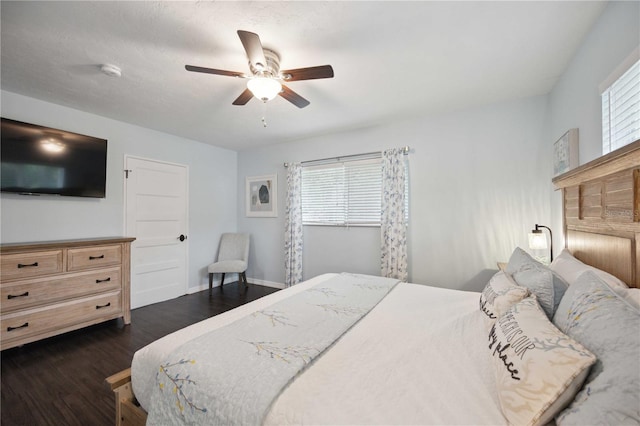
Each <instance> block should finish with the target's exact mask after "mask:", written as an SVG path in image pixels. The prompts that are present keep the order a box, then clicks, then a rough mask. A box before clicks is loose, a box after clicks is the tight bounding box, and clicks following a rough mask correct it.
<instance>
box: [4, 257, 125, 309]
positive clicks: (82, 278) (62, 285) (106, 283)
mask: <svg viewBox="0 0 640 426" xmlns="http://www.w3.org/2000/svg"><path fill="white" fill-rule="evenodd" d="M120 277H121V272H120V267H119V266H115V267H111V268H105V269H101V270H99V271H90V272H77V273H74V274H67V275H63V276H54V277H50V278H34V279H30V280H21V281H13V282H11V283H9V284H6V283H3V284H2V285H1V286H0V297H1V298H0V312H2V313H3V314H4V313H7V312H12V311H15V310H17V309H24V308H31V307H33V306H38V305H43V304H46V303H51V302H57V301H63V300H69V299H72V298H74V297H80V296H86V295H89V294H95V293H104V292H107V291H110V290H114V289H119V288H120V285H121V283H120Z"/></svg>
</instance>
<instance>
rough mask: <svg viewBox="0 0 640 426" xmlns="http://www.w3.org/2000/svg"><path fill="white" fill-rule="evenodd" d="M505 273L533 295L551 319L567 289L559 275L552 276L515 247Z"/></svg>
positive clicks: (543, 267)
mask: <svg viewBox="0 0 640 426" xmlns="http://www.w3.org/2000/svg"><path fill="white" fill-rule="evenodd" d="M506 272H507V273H508V274H511V276H512V277H513V279H514V280H515V282H516V283H517V284H518V285H521V286H523V287H527V288H528V289H529V291H530V292H531V293H532V294H535V295H536V298H537V299H538V303H540V306H541V307H542V309H544V312H545V313H546V314H547V318H549V319H551V318H553V314H554V313H555V311H556V309H557V308H558V305H559V304H560V300H561V299H562V295H564V292H565V291H566V290H567V287H568V284H567V283H566V282H565V281H564V280H563V279H562V278H561V277H560V276H559V275H556V274H554V273H553V271H551V269H549V268H547V267H546V266H544V265H543V264H542V263H540V262H538V261H537V260H535V259H534V258H533V257H531V256H530V255H529V253H527V252H525V251H524V250H522V249H521V248H520V247H516V249H515V250H514V251H513V253H512V254H511V257H510V258H509V263H508V264H507V269H506Z"/></svg>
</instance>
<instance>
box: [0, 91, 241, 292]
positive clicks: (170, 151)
mask: <svg viewBox="0 0 640 426" xmlns="http://www.w3.org/2000/svg"><path fill="white" fill-rule="evenodd" d="M1 95H2V98H1V106H2V110H1V114H2V116H3V117H5V118H11V119H14V120H19V121H25V122H29V123H34V124H39V125H43V126H48V127H54V128H59V129H63V130H68V131H72V132H76V133H82V134H87V135H91V136H97V137H100V138H105V139H107V140H108V142H107V151H108V152H107V155H108V157H107V192H106V198H105V199H84V198H76V197H53V196H42V197H31V196H20V195H13V194H2V196H1V198H0V201H1V203H2V204H1V206H0V215H1V216H0V217H1V227H0V231H1V232H0V241H2V242H3V243H9V242H27V241H45V240H60V239H72V238H92V237H105V236H120V235H123V233H124V173H123V170H124V156H125V154H130V155H135V156H139V157H144V158H151V159H156V160H161V161H169V162H173V163H180V164H185V165H188V166H189V174H190V176H189V211H190V213H189V230H188V235H189V239H188V242H189V287H190V288H191V289H196V288H197V287H199V286H200V285H202V284H204V283H205V282H207V278H206V267H207V266H208V265H209V263H211V262H212V261H213V260H214V259H215V255H216V252H217V249H218V247H217V246H218V241H219V239H220V234H222V233H223V232H228V231H235V229H236V228H237V211H236V206H237V200H236V194H237V189H236V187H237V153H236V152H234V151H230V150H226V149H222V148H217V147H213V146H210V145H206V144H203V143H200V142H195V141H192V140H188V139H184V138H180V137H177V136H173V135H169V134H166V133H161V132H157V131H153V130H150V129H146V128H142V127H139V126H134V125H131V124H127V123H123V122H119V121H115V120H111V119H108V118H104V117H100V116H97V115H93V114H88V113H85V112H82V111H78V110H74V109H71V108H66V107H63V106H60V105H55V104H52V103H48V102H43V101H40V100H37V99H33V98H28V97H25V96H21V95H18V94H14V93H11V92H6V91H3V92H2V93H1Z"/></svg>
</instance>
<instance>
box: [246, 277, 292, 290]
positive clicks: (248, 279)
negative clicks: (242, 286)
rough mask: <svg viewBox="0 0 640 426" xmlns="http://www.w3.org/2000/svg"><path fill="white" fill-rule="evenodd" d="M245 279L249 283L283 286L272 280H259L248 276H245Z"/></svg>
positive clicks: (281, 287) (273, 286)
mask: <svg viewBox="0 0 640 426" xmlns="http://www.w3.org/2000/svg"><path fill="white" fill-rule="evenodd" d="M247 281H249V282H250V283H251V284H258V285H263V286H265V287H272V288H279V289H283V288H284V284H283V283H277V282H274V281H265V280H259V279H257V278H249V277H247Z"/></svg>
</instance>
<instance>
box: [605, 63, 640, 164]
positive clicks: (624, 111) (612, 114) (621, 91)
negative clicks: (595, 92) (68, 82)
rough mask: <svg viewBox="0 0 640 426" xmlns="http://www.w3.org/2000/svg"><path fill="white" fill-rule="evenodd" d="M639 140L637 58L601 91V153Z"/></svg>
mask: <svg viewBox="0 0 640 426" xmlns="http://www.w3.org/2000/svg"><path fill="white" fill-rule="evenodd" d="M637 139H640V61H637V62H636V63H635V64H633V65H632V66H631V68H629V69H628V70H627V72H625V73H624V74H623V75H622V76H621V77H620V78H619V79H617V80H616V81H615V82H614V83H613V84H612V85H611V86H610V87H609V88H608V89H606V90H605V91H604V92H603V93H602V153H603V154H607V153H609V152H611V151H613V150H616V149H618V148H620V147H622V146H624V145H627V144H629V143H631V142H633V141H635V140H637Z"/></svg>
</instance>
